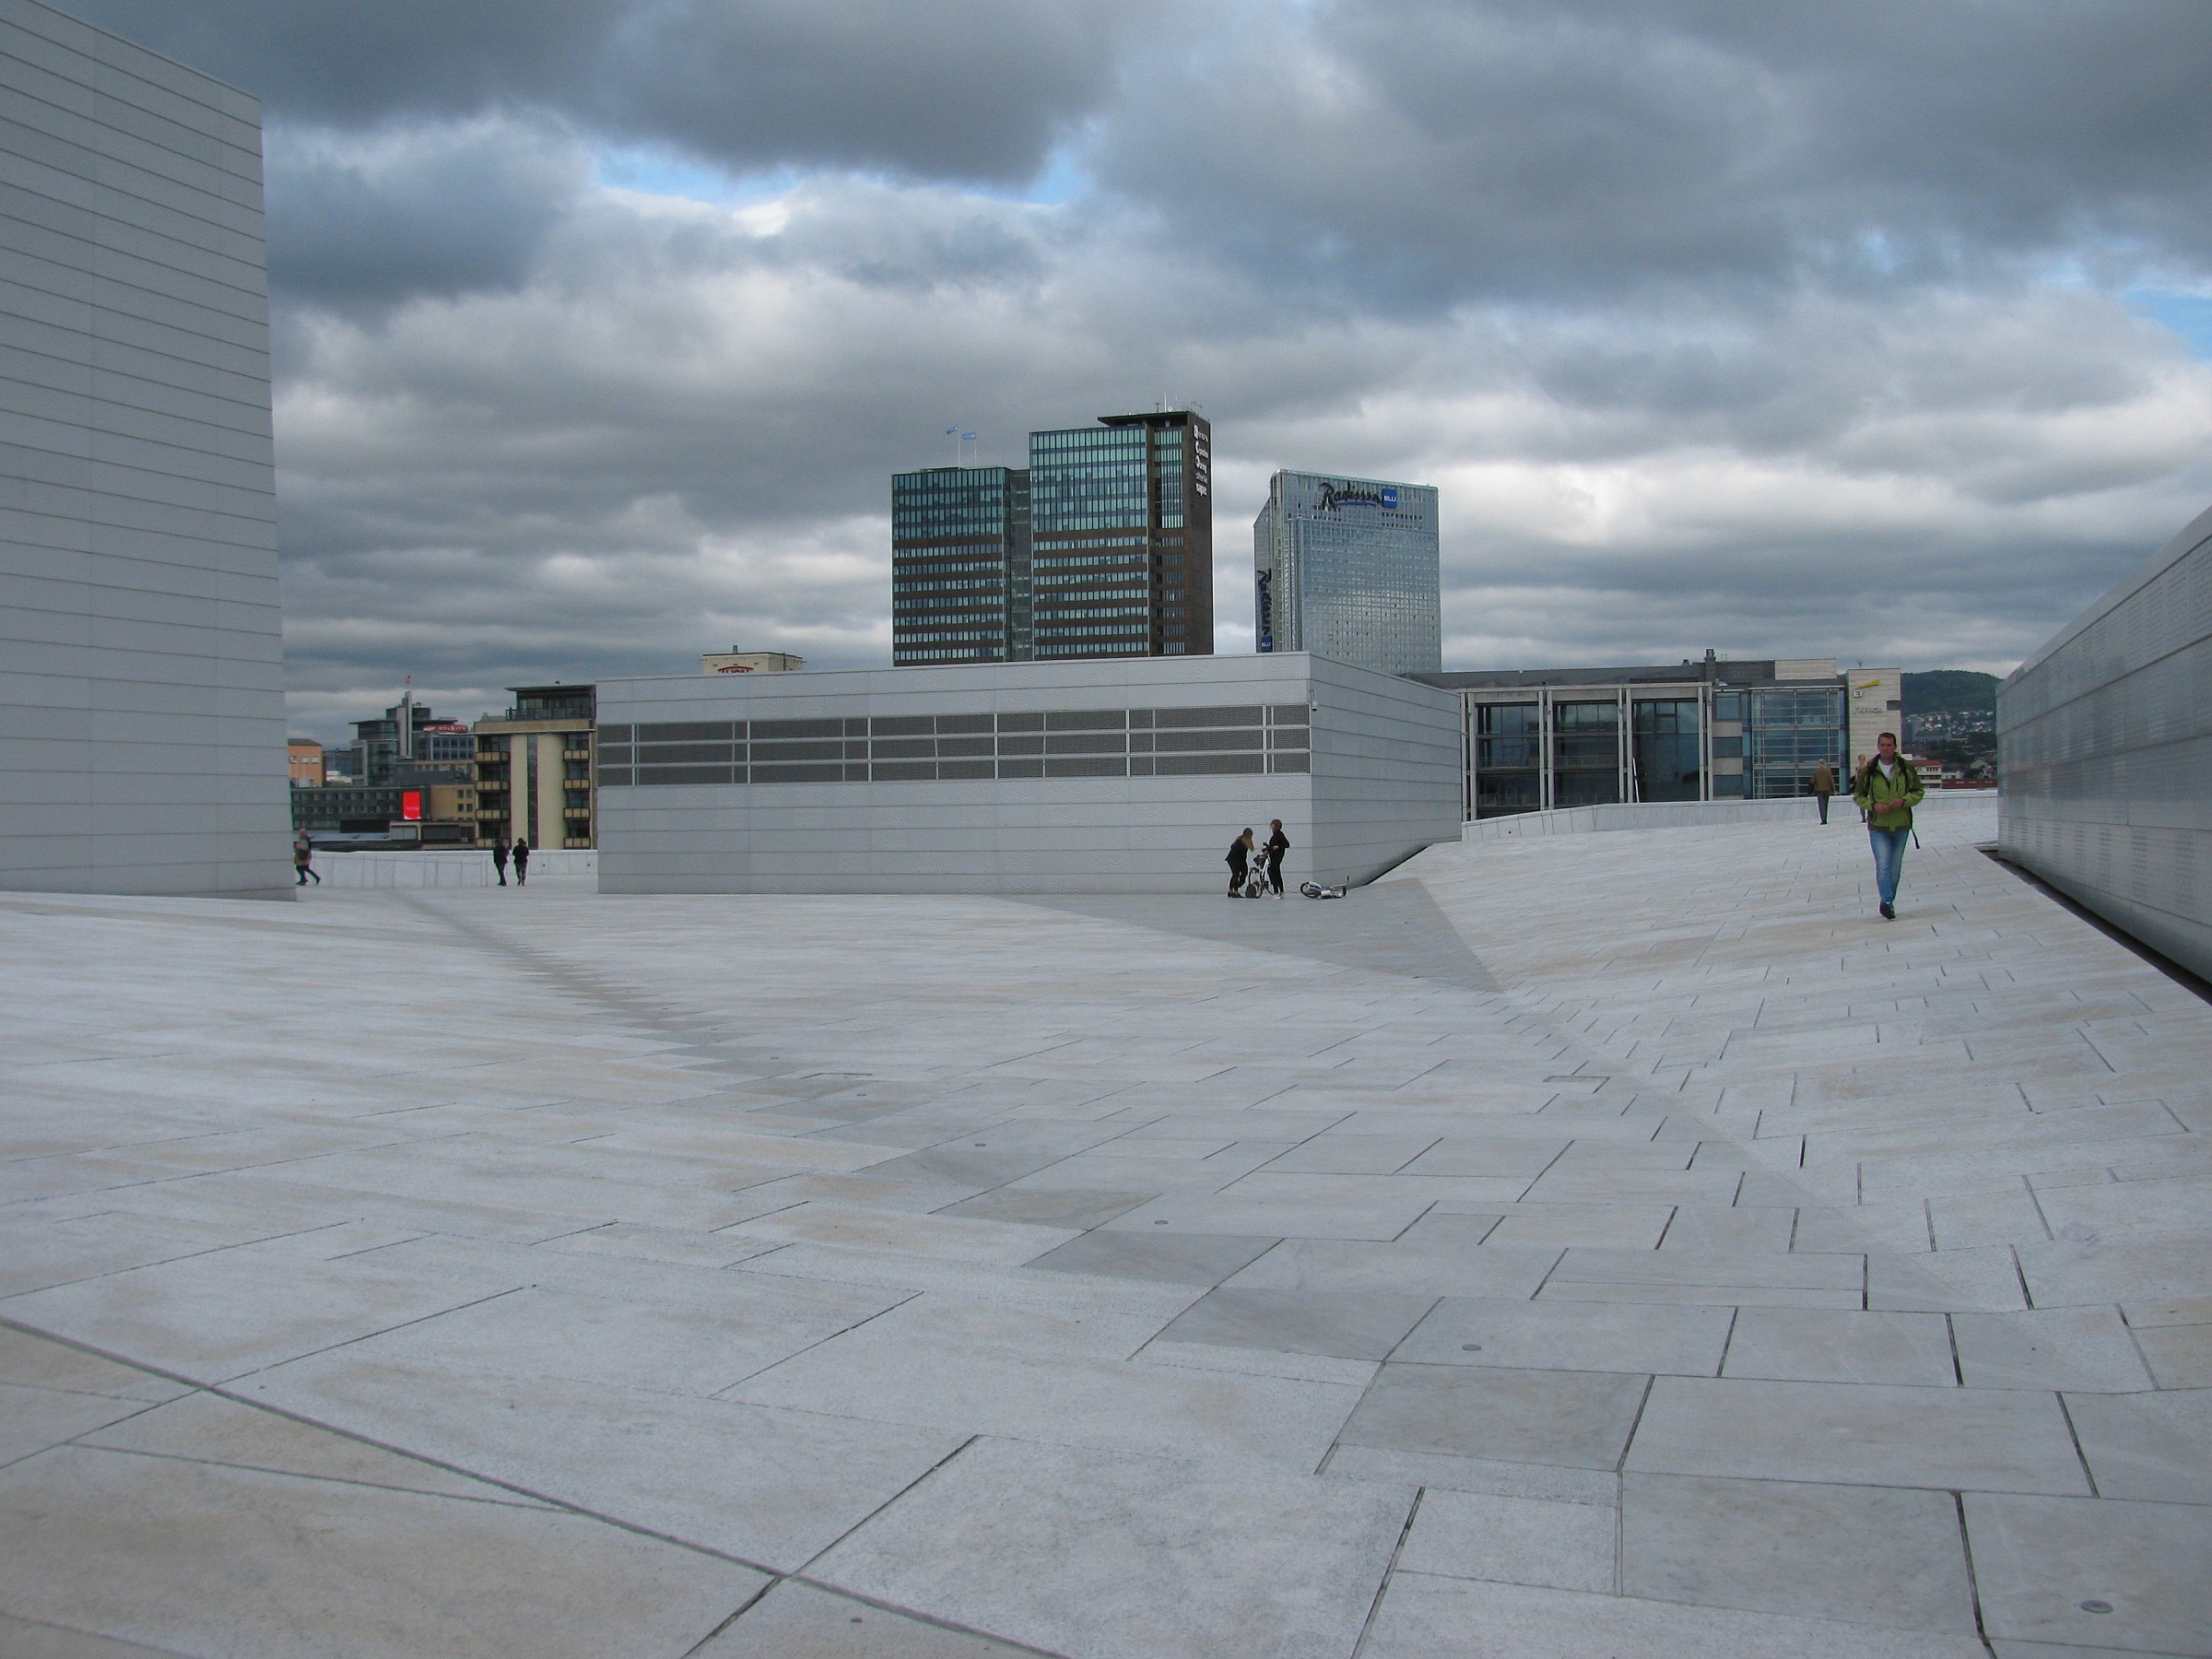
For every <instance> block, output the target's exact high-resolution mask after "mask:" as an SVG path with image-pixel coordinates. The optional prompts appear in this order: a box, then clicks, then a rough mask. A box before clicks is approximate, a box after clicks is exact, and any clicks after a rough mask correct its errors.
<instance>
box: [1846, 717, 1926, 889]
mask: <svg viewBox="0 0 2212 1659" xmlns="http://www.w3.org/2000/svg"><path fill="white" fill-rule="evenodd" d="M1874 747H1875V756H1874V759H1871V760H1869V761H1868V762H1867V763H1866V764H1865V766H1863V767H1861V768H1860V769H1859V775H1858V777H1857V779H1856V780H1854V781H1853V784H1852V790H1851V795H1852V799H1853V800H1854V801H1856V802H1857V803H1858V804H1859V810H1860V811H1861V812H1863V813H1865V815H1866V835H1867V839H1868V840H1870V841H1872V842H1873V843H1874V884H1875V888H1876V890H1877V892H1878V893H1879V894H1880V895H1881V900H1882V920H1883V921H1885V922H1894V921H1896V920H1897V884H1898V880H1899V878H1900V877H1902V876H1903V875H1904V873H1905V838H1906V837H1907V836H1908V835H1910V834H1912V808H1913V807H1915V806H1919V805H1920V801H1921V797H1922V796H1923V795H1924V794H1926V793H1927V791H1926V790H1925V789H1924V788H1923V787H1922V786H1921V782H1920V771H1919V769H1918V768H1916V767H1915V766H1914V765H1913V764H1912V761H1910V760H1908V759H1905V758H1904V757H1903V756H1902V755H1900V754H1899V753H1898V752H1897V734H1896V733H1895V732H1884V733H1883V734H1882V735H1880V736H1879V737H1877V739H1875V745H1874Z"/></svg>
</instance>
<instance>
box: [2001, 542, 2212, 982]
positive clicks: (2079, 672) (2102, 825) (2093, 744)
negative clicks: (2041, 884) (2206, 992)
mask: <svg viewBox="0 0 2212 1659" xmlns="http://www.w3.org/2000/svg"><path fill="white" fill-rule="evenodd" d="M1997 742H1998V747H1999V752H2000V757H2001V762H2002V764H2001V767H2000V771H2001V772H2002V775H2003V779H2004V800H2003V806H2002V810H2001V813H2000V822H2001V827H2000V830H1999V841H2000V842H2001V844H2002V845H2003V847H2004V849H2005V851H2006V854H2007V855H2008V856H2009V857H2011V858H2013V859H2015V860H2017V861H2018V863H2020V864H2022V865H2026V866H2027V867H2028V868H2030V869H2031V870H2033V871H2034V872H2035V873H2036V874H2037V875H2039V876H2041V877H2043V879H2044V880H2046V881H2048V882H2050V883H2051V884H2052V885H2053V887H2055V888H2060V889H2061V890H2062V891H2064V892H2065V893H2067V894H2070V895H2071V896H2072V897H2074V898H2075V899H2077V900H2080V901H2081V902H2082V903H2083V904H2086V905H2087V906H2088V907H2089V908H2090V909H2091V910H2093V911H2095V912H2098V913H2099V914H2100V915H2101V916H2103V917H2104V918H2106V920H2108V921H2110V922H2112V924H2115V925H2116V926H2119V927H2122V928H2124V929H2125V930H2126V931H2127V932H2129V933H2131V934H2133V935H2136V937H2137V938H2139V939H2142V940H2143V941H2144V942H2145V943H2147V944H2148V945H2150V946H2153V947H2156V948H2157V949H2159V950H2162V951H2164V952H2165V953H2166V954H2167V955H2169V956H2171V957H2172V958H2173V959H2176V960H2177V961H2180V962H2182V963H2183V964H2184V965H2186V966H2187V967H2189V968H2191V969H2194V971H2196V972H2198V973H2201V974H2206V975H2212V511H2207V512H2204V513H2201V514H2199V515H2198V516H2197V518H2196V519H2194V521H2193V522H2192V523H2191V524H2189V525H2188V527H2187V528H2186V529H2184V530H2183V531H2182V532H2181V534H2180V535H2176V536H2174V537H2173V539H2172V540H2171V541H2169V542H2168V543H2167V544H2166V545H2165V546H2164V547H2161V548H2159V551H2158V552H2157V554H2155V555H2154V556H2153V557H2152V558H2151V559H2150V561H2149V562H2148V563H2147V564H2146V565H2145V566H2144V567H2143V568H2142V569H2141V570H2139V571H2136V573H2135V574H2134V575H2133V576H2130V577H2129V578H2128V579H2127V580H2126V581H2124V582H2121V583H2120V584H2119V585H2118V586H2117V587H2115V588H2113V589H2112V592H2111V593H2109V594H2105V596H2104V597H2103V598H2101V599H2100V600H2099V601H2098V602H2097V603H2096V604H2095V605H2093V606H2090V607H2089V609H2088V611H2087V612H2085V613H2084V614H2083V615H2082V616H2081V617H2080V618H2078V619H2077V621H2075V622H2074V623H2073V624H2072V625H2071V626H2070V627H2068V628H2067V629H2065V632H2063V633H2061V634H2060V635H2059V636H2058V637H2057V638H2056V639H2054V640H2053V641H2051V643H2050V644H2048V645H2046V646H2044V647H2043V649H2042V650H2041V652H2039V653H2036V655H2035V656H2033V657H2031V658H2030V659H2029V661H2027V662H2026V663H2024V664H2022V665H2020V667H2019V668H2018V671H2017V672H2015V673H2014V674H2013V676H2012V677H2010V678H2009V679H2007V680H2006V682H2005V683H2004V685H2003V686H2002V687H2000V688H1998V691H1997Z"/></svg>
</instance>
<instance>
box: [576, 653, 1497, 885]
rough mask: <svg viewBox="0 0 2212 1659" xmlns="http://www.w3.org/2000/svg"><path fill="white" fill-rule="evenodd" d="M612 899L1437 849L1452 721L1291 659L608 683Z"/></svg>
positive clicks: (1163, 874) (1452, 709)
mask: <svg viewBox="0 0 2212 1659" xmlns="http://www.w3.org/2000/svg"><path fill="white" fill-rule="evenodd" d="M601 712H602V716H603V718H602V723H601V724H600V728H599V734H598V735H599V739H600V749H599V767H600V771H599V785H600V790H601V803H602V811H601V819H602V821H601V824H600V848H601V855H600V877H601V883H602V887H603V888H604V889H605V890H607V891H613V892H687V891H792V890H799V891H819V892H854V891H875V892H947V891H969V892H973V891H983V892H1084V891H1132V890H1134V891H1139V892H1175V891H1182V892H1193V893H1206V892H1219V891H1221V890H1222V889H1223V888H1224V887H1225V885H1226V882H1225V877H1226V874H1227V872H1226V870H1225V869H1224V867H1223V854H1224V853H1225V852H1226V851H1227V849H1228V845H1229V842H1230V838H1231V837H1233V836H1234V835H1235V834H1236V833H1237V831H1238V830H1241V829H1242V828H1245V827H1246V826H1251V827H1253V828H1254V829H1257V830H1260V831H1261V836H1260V839H1262V840H1263V841H1264V840H1265V826H1266V824H1267V822H1268V820H1269V819H1270V818H1281V819H1282V820H1283V821H1284V823H1285V825H1286V827H1287V831H1288V835H1289V838H1290V841H1291V843H1292V846H1293V848H1294V849H1295V851H1294V853H1293V855H1292V857H1291V858H1290V860H1289V861H1288V865H1287V867H1288V869H1289V870H1290V871H1291V872H1292V875H1291V879H1292V880H1293V881H1295V880H1297V879H1300V878H1301V877H1307V876H1311V877H1314V878H1316V879H1319V880H1321V881H1324V882H1328V883H1338V882H1343V881H1347V880H1363V879H1366V878H1367V877H1371V876H1373V875H1375V874H1377V873H1378V872H1380V871H1381V870H1383V869H1386V868H1388V867H1389V866H1390V865H1393V864H1395V863H1397V862H1398V861H1399V860H1401V859H1403V858H1405V857H1406V856H1407V855H1408V854H1410V853H1414V852H1416V851H1418V849H1419V848H1420V847H1422V846H1425V845H1427V844H1429V843H1430V842H1431V841H1440V840H1443V839H1445V838H1448V837H1451V836H1455V835H1457V834H1458V833H1459V825H1460V816H1459V809H1458V807H1459V799H1460V794H1461V786H1460V765H1459V747H1460V746H1459V730H1458V727H1459V710H1458V708H1457V706H1456V704H1455V702H1454V701H1453V699H1451V698H1450V697H1448V696H1445V695H1443V694H1441V693H1439V692H1437V691H1434V690H1431V689H1430V688H1427V687H1423V686H1416V685H1413V684H1411V683H1410V682H1408V681H1406V680H1404V679H1401V678H1398V677H1394V676H1388V675H1378V674H1371V673H1369V672H1367V671H1365V670H1362V669H1358V668H1352V667H1348V666H1347V665H1343V664H1336V663H1328V662H1324V661H1323V660H1321V659H1318V658H1314V657H1310V656H1304V655H1285V656H1273V657H1233V658H1229V657H1212V658H1181V659H1175V658H1156V659H1151V660H1147V661H1144V662H1083V663H1045V662H1035V663H1026V664H1006V665H992V666H982V665H978V666H972V667H945V668H885V669H872V670H862V671H857V672H842V673H816V674H806V675H747V676H744V677H740V678H736V679H729V678H724V677H682V678H670V679H645V680H618V681H610V682H608V683H607V684H606V685H604V686H603V687H602V688H601Z"/></svg>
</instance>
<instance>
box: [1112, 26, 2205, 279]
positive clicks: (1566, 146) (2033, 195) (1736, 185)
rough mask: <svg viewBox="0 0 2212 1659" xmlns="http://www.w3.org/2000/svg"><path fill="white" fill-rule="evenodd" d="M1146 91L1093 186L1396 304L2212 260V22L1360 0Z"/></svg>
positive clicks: (1276, 267) (1246, 253)
mask: <svg viewBox="0 0 2212 1659" xmlns="http://www.w3.org/2000/svg"><path fill="white" fill-rule="evenodd" d="M2208 75H2212V7H2205V6H2196V5H2193V4H2178V3H2174V4H2140V3H2135V4H2130V3H2127V0H2121V3H2118V4H2113V5H2109V6H2102V5H2100V6H2078V5H2072V4H2053V3H2044V4H2025V5H2018V6H1983V5H1973V4H1960V5H1947V6H1946V5H1929V4H1926V3H1925V0H1911V3H1908V4H1894V5H1883V4H1872V5H1862V6H1832V7H1813V6H1785V7H1773V6H1767V7H1759V6H1721V5H1698V4H1688V3H1678V4H1676V5H1673V6H1666V5H1657V6H1654V5H1648V4H1639V5H1635V6H1628V5H1621V4H1611V3H1606V4H1599V3H1594V0H1583V3H1581V4H1576V3H1574V0H1545V3H1544V4H1542V5H1535V4H1524V3H1522V0H1491V3H1490V4H1486V5H1467V4H1462V3H1460V0H1449V3H1445V4H1437V3H1433V0H1371V3H1369V4H1363V5H1359V6H1323V7H1319V8H1316V9H1314V10H1313V11H1312V12H1311V13H1300V12H1292V11H1288V10H1286V11H1284V12H1280V13H1277V27H1276V28H1275V29H1270V30H1256V29H1255V30H1251V31H1247V32H1244V33H1241V34H1240V35H1239V36H1237V37H1236V38H1235V39H1233V40H1232V41H1225V42H1222V43H1220V45H1219V46H1218V49H1217V50H1216V51H1214V52H1212V53H1206V54H1205V55H1203V56H1201V57H1199V58H1196V59H1194V60H1193V61H1191V62H1189V63H1187V64H1186V65H1182V67H1181V68H1180V70H1179V71H1178V72H1176V73H1173V74H1169V75H1162V76H1156V77H1152V78H1150V79H1148V80H1147V83H1146V86H1145V88H1144V90H1143V92H1142V94H1141V96H1140V97H1139V99H1138V100H1137V102H1136V104H1135V108H1134V109H1132V110H1131V111H1130V112H1129V118H1127V119H1124V120H1121V121H1118V122H1116V123H1114V124H1112V126H1111V127H1110V128H1109V129H1108V131H1107V134H1106V136H1105V138H1104V141H1103V144H1102V147H1101V150H1100V164H1101V167H1102V170H1103V174H1104V176H1105V177H1106V178H1107V179H1108V180H1109V181H1110V182H1112V183H1113V184H1114V185H1116V186H1117V187H1119V188H1121V189H1123V190H1124V191H1126V192H1128V193H1129V194H1131V195H1133V196H1134V197H1136V198H1138V199H1141V200H1144V201H1147V202H1151V203H1155V204H1158V205H1159V208H1160V210H1161V211H1162V212H1163V213H1165V214H1166V215H1168V216H1169V218H1171V220H1172V221H1174V222H1176V223H1178V224H1180V225H1182V226H1184V227H1186V228H1187V229H1190V230H1191V231H1192V232H1193V233H1197V232H1198V231H1199V230H1200V229H1201V228H1203V229H1204V231H1205V232H1206V233H1207V234H1210V235H1214V236H1218V237H1220V238H1222V239H1224V241H1225V243H1226V245H1227V246H1228V247H1230V249H1232V250H1233V251H1234V252H1236V253H1238V254H1239V255H1240V256H1241V258H1243V259H1244V260H1245V261H1247V262H1248V263H1250V264H1251V265H1253V266H1254V267H1256V268H1265V269H1268V270H1271V271H1274V272H1276V273H1278V274H1279V275H1280V277H1283V278H1284V279H1286V280H1303V281H1305V282H1307V283H1309V284H1312V285H1315V286H1316V287H1318V288H1321V289H1323V290H1324V291H1329V292H1342V293H1349V294H1353V295H1360V296H1364V297H1366V298H1368V299H1369V300H1387V301H1391V302H1394V303H1401V304H1403V303H1428V302H1433V303H1449V302H1452V301H1454V300H1464V299H1467V298H1470V297H1476V298H1492V299H1497V298H1506V299H1515V300H1535V301H1538V302H1542V303H1548V304H1569V305H1574V304H1582V303H1587V302H1590V301H1592V300H1602V299H1604V298H1606V297H1607V296H1613V295H1618V294H1620V293H1622V292H1624V291H1633V290H1636V289H1640V288H1652V287H1654V286H1656V287H1662V288H1665V287H1672V288H1676V289H1677V290H1680V289H1685V288H1690V287H1692V286H1694V287H1695V288H1697V289H1698V290H1699V291H1700V292H1701V293H1702V294H1704V295H1705V296H1707V297H1708V298H1710V297H1712V296H1714V295H1717V294H1722V293H1726V292H1729V291H1731V290H1733V291H1735V292H1736V293H1738V294H1739V295H1741V294H1747V293H1753V292H1757V291H1759V290H1760V289H1763V288H1771V287H1772V286H1774V285H1778V284H1782V285H1787V284H1794V283H1796V282H1801V281H1805V280H1817V281H1821V282H1824V283H1832V284H1838V285H1842V286H1874V287H1883V286H1891V285H1894V284H1895V283H1897V282H1898V281H1900V280H1907V281H1909V280H1918V279H1926V278H1938V279H1945V280H1948V279H1955V278H1957V277H1959V276H1961V275H1964V274H1969V273H1972V272H1975V271H1978V270H1980V269H1982V268H1984V267H1986V266H1987V265H1990V264H1991V263H1993V262H1995V261H2001V260H2005V259H2008V258H2014V257H2018V256H2023V255H2026V256H2036V257H2042V256H2047V255H2050V254H2052V253H2057V252H2060V251H2064V252H2065V253H2068V254H2079V255H2084V256H2089V257H2099V258H2106V257H2109V258H2114V259H2116V260H2122V261H2124V260H2143V259H2154V260H2155V259H2157V258H2159V257H2169V256H2170V257H2174V258H2179V259H2182V260H2184V261H2190V262H2199V263H2201V261H2202V258H2203V256H2204V254H2205V252H2206V246H2207V242H2206V238H2207V236H2208V235H2212V127H2207V124H2206V123H2205V122H2204V121H2203V120H2202V119H2201V97H2202V88H2203V87H2204V85H2205V84H2206V77H2207V76H2208Z"/></svg>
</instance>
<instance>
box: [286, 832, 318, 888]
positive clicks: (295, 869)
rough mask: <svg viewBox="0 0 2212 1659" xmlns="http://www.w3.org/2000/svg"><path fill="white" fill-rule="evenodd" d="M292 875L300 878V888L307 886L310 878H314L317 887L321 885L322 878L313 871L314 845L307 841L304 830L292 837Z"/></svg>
mask: <svg viewBox="0 0 2212 1659" xmlns="http://www.w3.org/2000/svg"><path fill="white" fill-rule="evenodd" d="M292 874H293V875H295V876H297V877H299V878H300V881H299V885H300V886H301V887H305V886H306V885H307V878H308V877H311V876H313V877H314V878H315V885H316V886H317V887H321V886H322V885H323V877H321V876H320V875H317V874H316V871H315V843H314V842H313V841H310V840H308V838H307V831H306V830H300V833H299V834H297V835H295V836H293V837H292Z"/></svg>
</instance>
